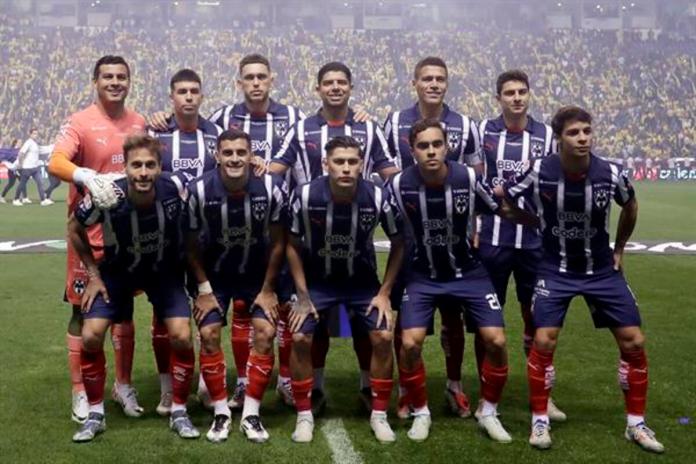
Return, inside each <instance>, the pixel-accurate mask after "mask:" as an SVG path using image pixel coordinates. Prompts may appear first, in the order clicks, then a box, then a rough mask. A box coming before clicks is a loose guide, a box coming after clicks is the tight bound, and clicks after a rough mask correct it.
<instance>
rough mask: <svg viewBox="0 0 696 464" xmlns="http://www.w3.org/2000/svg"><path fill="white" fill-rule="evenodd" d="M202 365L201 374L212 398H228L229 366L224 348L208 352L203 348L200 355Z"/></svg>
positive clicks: (214, 399)
mask: <svg viewBox="0 0 696 464" xmlns="http://www.w3.org/2000/svg"><path fill="white" fill-rule="evenodd" d="M198 360H199V363H200V366H201V374H202V375H203V380H204V381H205V385H206V387H208V392H209V393H210V399H211V400H213V401H220V400H224V399H225V398H227V379H226V374H227V366H226V365H225V353H223V352H222V350H220V351H218V352H216V353H212V354H209V353H206V352H204V351H203V350H201V351H200V353H199V355H198Z"/></svg>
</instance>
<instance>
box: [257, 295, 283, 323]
mask: <svg viewBox="0 0 696 464" xmlns="http://www.w3.org/2000/svg"><path fill="white" fill-rule="evenodd" d="M254 304H255V305H256V306H258V307H259V308H261V309H262V310H263V313H264V314H265V315H266V318H267V319H268V322H270V323H271V324H272V325H273V327H275V325H276V324H277V322H278V310H279V309H280V308H279V306H280V305H279V304H278V296H277V295H276V293H275V292H271V291H264V290H261V291H260V292H259V294H258V295H256V299H255V300H254Z"/></svg>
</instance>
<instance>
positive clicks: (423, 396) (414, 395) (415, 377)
mask: <svg viewBox="0 0 696 464" xmlns="http://www.w3.org/2000/svg"><path fill="white" fill-rule="evenodd" d="M399 375H400V379H399V382H400V383H401V385H402V386H403V387H404V388H406V392H407V395H408V396H409V398H410V399H411V404H412V405H413V407H414V408H416V409H419V408H422V407H424V406H427V405H428V391H427V390H426V388H425V365H424V364H423V361H420V363H419V364H418V367H416V368H415V369H414V370H413V371H406V370H403V369H401V368H399Z"/></svg>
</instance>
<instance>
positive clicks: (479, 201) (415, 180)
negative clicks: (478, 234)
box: [389, 161, 498, 280]
mask: <svg viewBox="0 0 696 464" xmlns="http://www.w3.org/2000/svg"><path fill="white" fill-rule="evenodd" d="M447 168H448V173H447V180H446V181H445V185H444V186H442V187H438V188H431V187H427V186H426V185H425V182H424V181H423V178H422V177H421V174H420V171H419V170H418V166H415V165H414V166H411V167H408V168H406V169H405V170H404V171H403V172H400V173H398V174H395V175H394V177H393V178H392V179H391V182H390V183H389V187H390V189H391V192H392V195H393V196H394V198H395V203H396V204H397V206H398V208H399V210H400V212H401V216H402V217H403V221H404V223H405V224H406V226H407V230H408V233H409V234H410V237H409V238H410V239H412V241H413V243H415V247H416V251H415V253H416V256H415V260H414V261H413V263H412V266H411V267H412V269H413V270H414V271H416V272H419V273H422V274H424V275H425V276H428V277H430V279H433V280H452V279H457V278H461V277H462V275H463V274H464V272H465V271H466V270H468V269H471V268H473V267H475V266H476V265H477V264H478V259H477V258H476V257H475V255H474V252H473V251H472V240H473V234H474V223H475V218H476V214H477V213H485V214H492V213H494V212H495V211H497V209H498V204H497V203H496V201H495V199H494V197H493V194H492V192H491V190H490V188H489V187H488V186H487V185H485V184H484V183H483V182H482V178H481V176H477V174H476V173H475V172H474V169H473V168H471V167H469V166H463V165H461V164H458V163H454V162H451V161H450V162H447Z"/></svg>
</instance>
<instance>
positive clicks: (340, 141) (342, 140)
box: [324, 135, 363, 158]
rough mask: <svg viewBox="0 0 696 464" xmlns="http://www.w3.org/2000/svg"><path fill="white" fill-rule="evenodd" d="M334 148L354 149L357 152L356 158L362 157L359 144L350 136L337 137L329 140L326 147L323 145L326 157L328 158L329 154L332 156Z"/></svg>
mask: <svg viewBox="0 0 696 464" xmlns="http://www.w3.org/2000/svg"><path fill="white" fill-rule="evenodd" d="M336 148H355V149H356V150H358V156H360V158H362V157H363V150H362V146H361V145H360V142H358V141H357V140H356V139H354V138H353V137H351V136H350V135H339V136H337V137H334V138H332V139H331V140H329V141H328V142H327V143H326V145H324V151H326V157H327V158H328V157H329V156H330V155H331V154H333V152H334V150H335V149H336Z"/></svg>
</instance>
